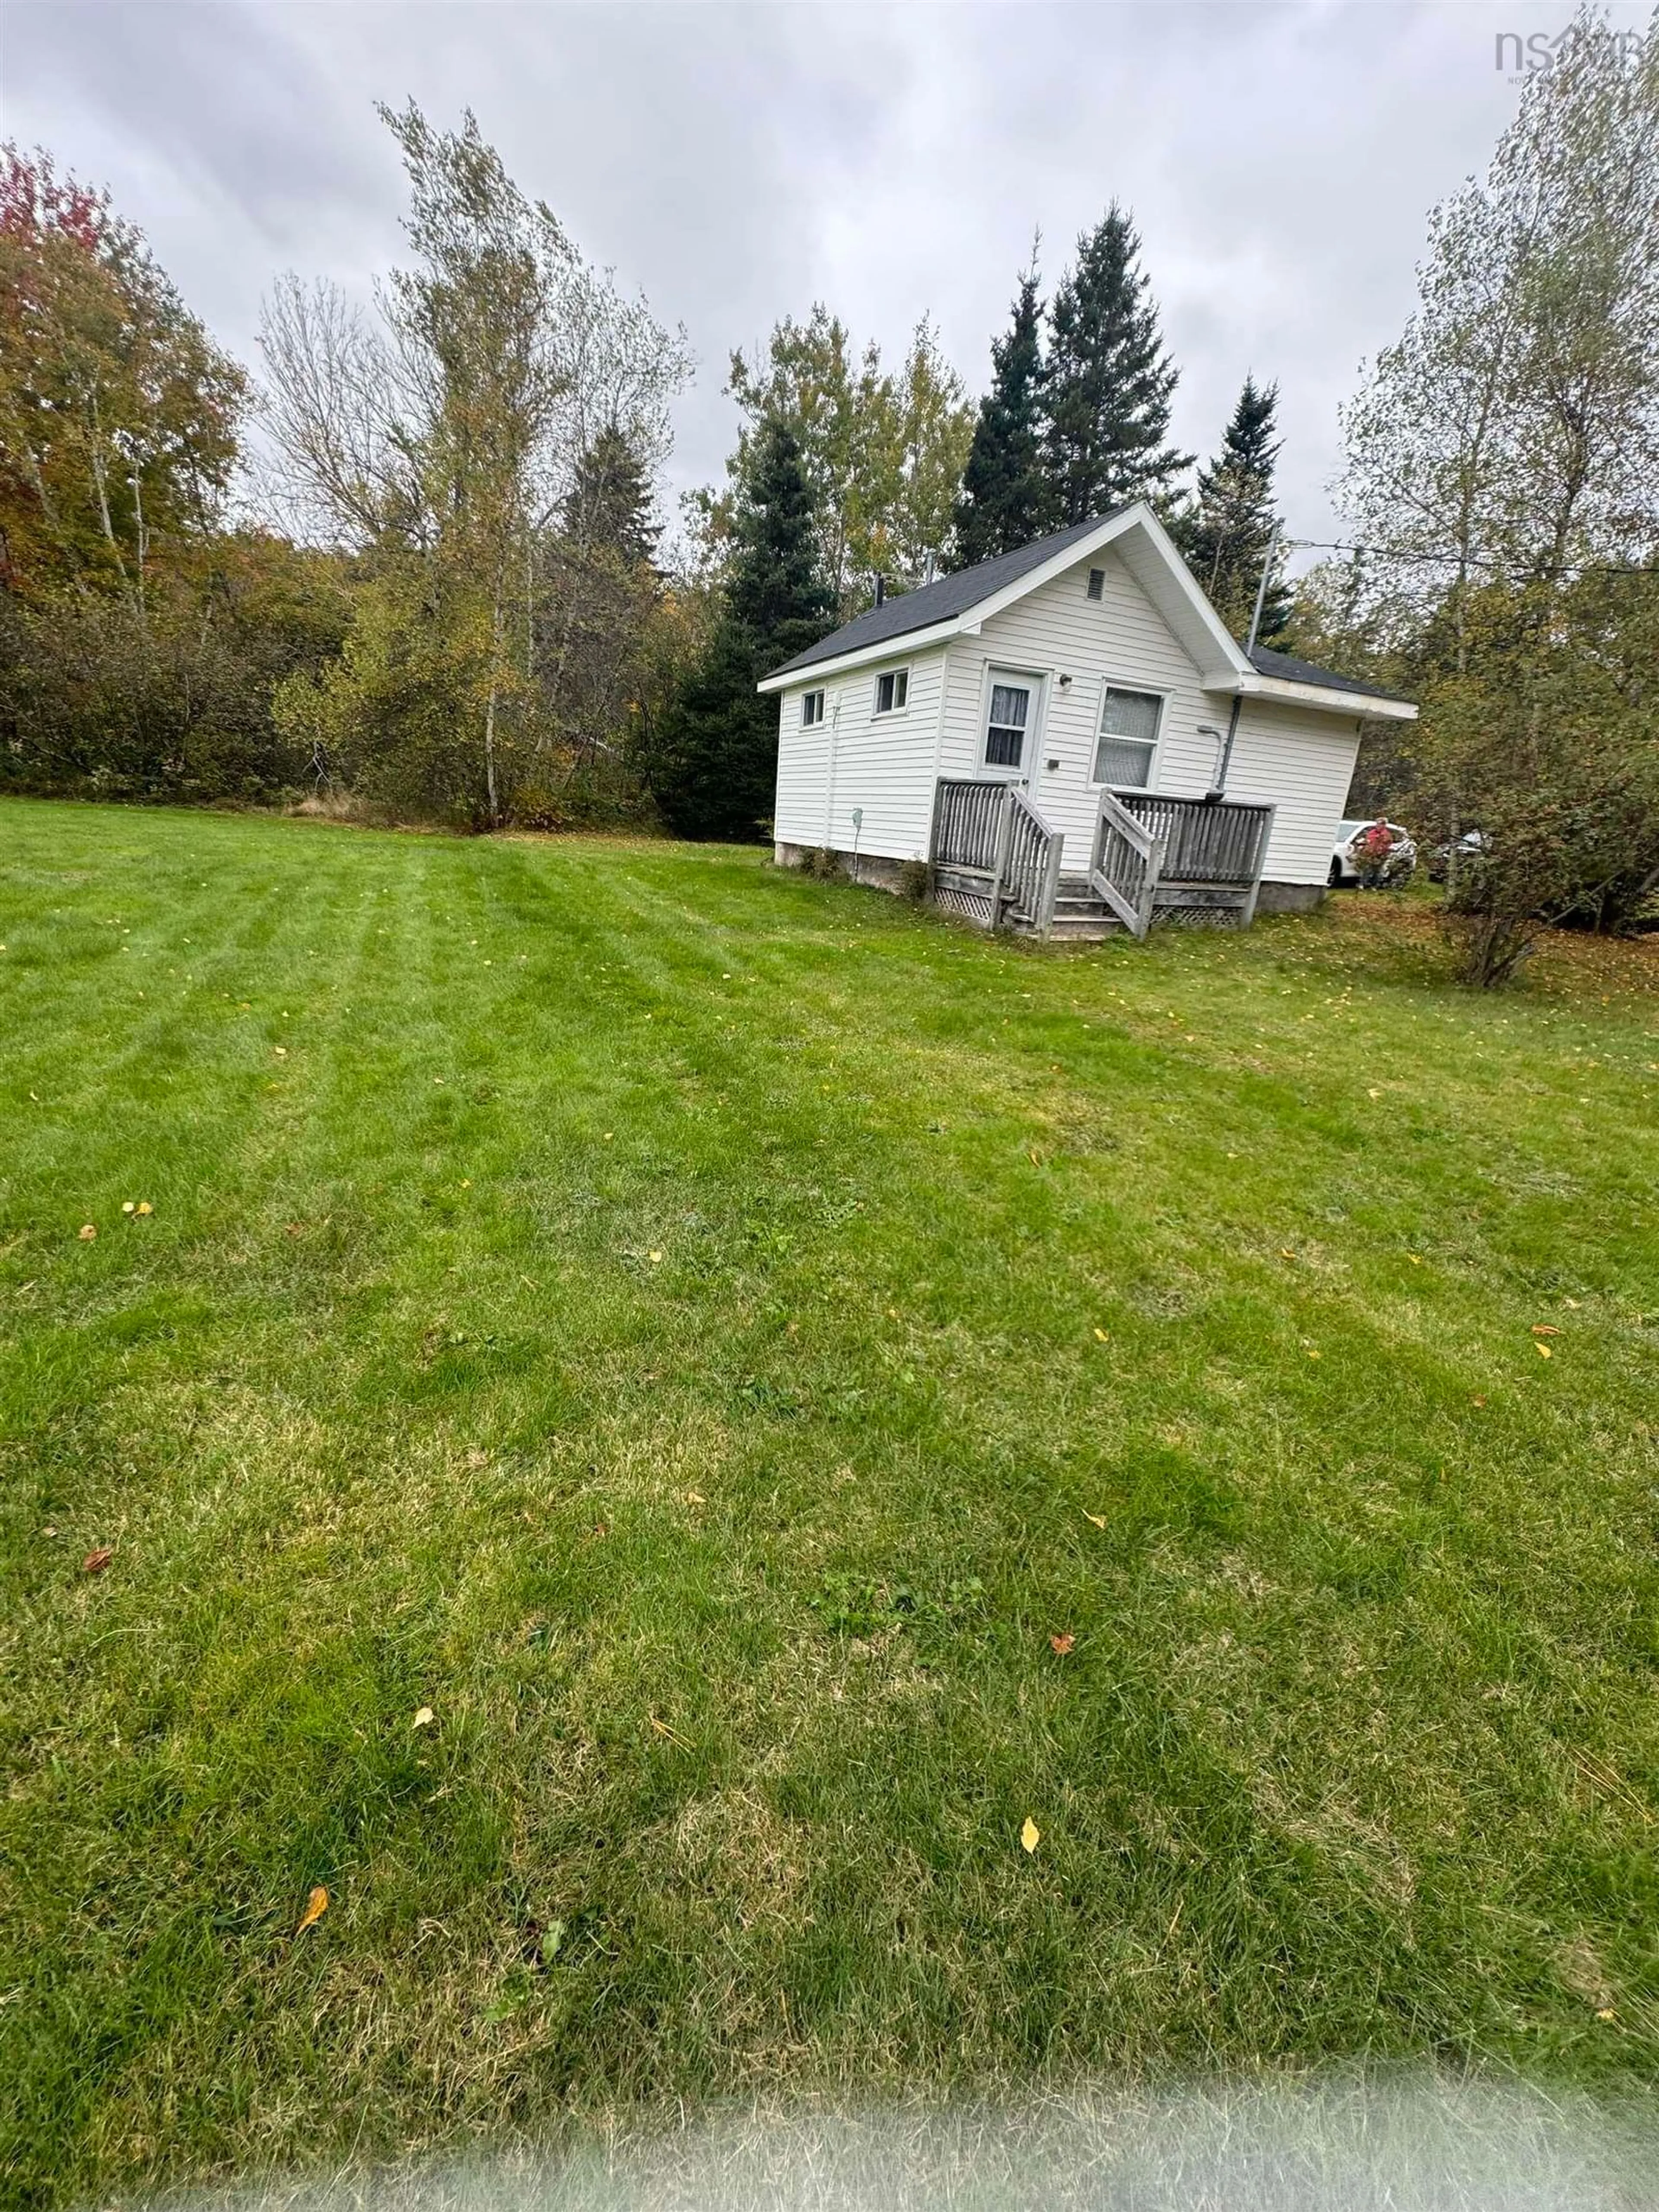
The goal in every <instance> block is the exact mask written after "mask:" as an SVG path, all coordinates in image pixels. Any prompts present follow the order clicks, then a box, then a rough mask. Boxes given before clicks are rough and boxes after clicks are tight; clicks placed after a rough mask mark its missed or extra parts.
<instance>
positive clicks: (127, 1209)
mask: <svg viewBox="0 0 1659 2212" xmlns="http://www.w3.org/2000/svg"><path fill="white" fill-rule="evenodd" d="M137 1210H138V1209H137V1206H134V1204H133V1202H132V1200H131V1199H130V1198H128V1199H124V1200H122V1202H121V1211H122V1212H123V1213H136V1212H137Z"/></svg>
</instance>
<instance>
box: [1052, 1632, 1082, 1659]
mask: <svg viewBox="0 0 1659 2212" xmlns="http://www.w3.org/2000/svg"><path fill="white" fill-rule="evenodd" d="M1048 1641H1049V1643H1050V1644H1051V1645H1052V1646H1053V1647H1054V1650H1056V1651H1057V1652H1059V1654H1060V1657H1061V1658H1062V1659H1063V1658H1064V1657H1065V1656H1066V1653H1067V1652H1068V1651H1069V1650H1071V1648H1072V1646H1073V1644H1075V1643H1076V1641H1077V1638H1075V1637H1074V1636H1073V1633H1072V1632H1071V1630H1070V1629H1069V1628H1067V1629H1065V1630H1062V1632H1060V1635H1058V1636H1051V1637H1050V1638H1048Z"/></svg>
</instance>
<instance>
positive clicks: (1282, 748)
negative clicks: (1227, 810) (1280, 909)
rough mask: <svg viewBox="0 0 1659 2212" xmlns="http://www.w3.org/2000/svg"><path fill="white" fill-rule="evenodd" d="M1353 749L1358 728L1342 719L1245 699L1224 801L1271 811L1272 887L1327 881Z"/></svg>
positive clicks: (1269, 875)
mask: <svg viewBox="0 0 1659 2212" xmlns="http://www.w3.org/2000/svg"><path fill="white" fill-rule="evenodd" d="M1358 750H1359V731H1358V723H1357V722H1351V721H1348V720H1346V718H1345V717H1343V716H1341V715H1340V714H1319V713H1316V711H1315V710H1314V709H1313V708H1309V707H1293V706H1291V705H1290V704H1289V703H1288V702H1285V701H1280V700H1278V699H1249V698H1247V699H1246V700H1245V702H1244V706H1243V712H1242V713H1241V714H1240V715H1239V718H1238V733H1237V737H1235V738H1234V739H1233V757H1232V762H1231V766H1230V767H1229V769H1228V770H1227V796H1228V798H1229V799H1247V800H1249V801H1250V802H1251V803H1252V804H1254V805H1264V806H1272V807H1273V808H1275V809H1276V810H1277V811H1275V813H1274V815H1273V838H1272V842H1270V843H1269V845H1268V847H1267V871H1266V873H1267V880H1268V881H1269V882H1270V883H1275V884H1322V883H1324V882H1325V881H1326V880H1327V879H1328V877H1329V874H1330V867H1331V847H1332V846H1333V844H1334V842H1336V825H1337V823H1339V822H1340V820H1341V819H1342V812H1343V809H1344V808H1345V807H1346V805H1347V803H1348V785H1349V782H1350V781H1351V780H1352V775H1353V764H1354V757H1355V755H1356V754H1357V753H1358Z"/></svg>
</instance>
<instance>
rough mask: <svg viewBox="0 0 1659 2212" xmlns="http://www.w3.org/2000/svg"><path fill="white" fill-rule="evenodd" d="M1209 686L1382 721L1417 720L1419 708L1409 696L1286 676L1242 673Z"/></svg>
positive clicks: (1325, 711) (1295, 705) (1320, 710)
mask: <svg viewBox="0 0 1659 2212" xmlns="http://www.w3.org/2000/svg"><path fill="white" fill-rule="evenodd" d="M1208 688H1209V689H1210V690H1218V691H1219V690H1226V691H1238V692H1241V693H1242V694H1243V696H1244V697H1245V698H1247V699H1282V700H1283V701H1284V702H1285V704H1286V705H1287V706H1291V707H1312V708H1316V709H1317V710H1318V711H1319V712H1320V713H1321V714H1363V715H1364V716H1365V717H1366V718H1367V720H1375V721H1382V722H1414V721H1415V720H1417V708H1416V707H1415V706H1414V705H1413V703H1412V702H1411V701H1410V700H1409V699H1384V698H1382V697H1380V696H1378V695H1377V694H1376V692H1373V691H1340V690H1337V689H1335V687H1334V685H1328V684H1293V683H1292V682H1291V680H1290V679H1289V678H1288V677H1284V676H1261V675H1255V674H1252V675H1249V676H1248V677H1246V676H1241V677H1240V678H1237V681H1236V682H1234V683H1223V684H1211V685H1210V686H1209V687H1208Z"/></svg>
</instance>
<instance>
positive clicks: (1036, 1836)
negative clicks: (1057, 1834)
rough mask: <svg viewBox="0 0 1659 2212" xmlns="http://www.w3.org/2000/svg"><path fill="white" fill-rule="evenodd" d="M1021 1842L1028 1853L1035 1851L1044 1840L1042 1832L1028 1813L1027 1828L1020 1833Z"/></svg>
mask: <svg viewBox="0 0 1659 2212" xmlns="http://www.w3.org/2000/svg"><path fill="white" fill-rule="evenodd" d="M1019 1840H1020V1842H1021V1843H1022V1844H1024V1846H1025V1848H1026V1850H1028V1851H1034V1850H1036V1847H1037V1845H1038V1844H1040V1843H1041V1842H1042V1829H1041V1828H1039V1827H1038V1826H1037V1824H1036V1821H1035V1820H1033V1819H1032V1818H1031V1816H1030V1814H1029V1813H1028V1814H1026V1815H1025V1826H1024V1827H1023V1828H1022V1829H1021V1830H1020V1832H1019Z"/></svg>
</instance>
